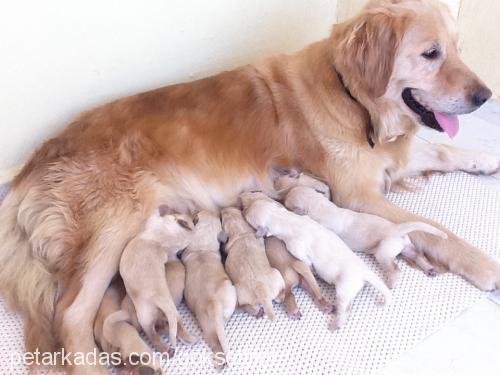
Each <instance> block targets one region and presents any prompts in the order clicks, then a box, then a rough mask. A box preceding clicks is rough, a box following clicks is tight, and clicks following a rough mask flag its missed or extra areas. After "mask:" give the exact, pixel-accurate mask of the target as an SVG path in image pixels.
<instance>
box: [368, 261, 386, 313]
mask: <svg viewBox="0 0 500 375" xmlns="http://www.w3.org/2000/svg"><path fill="white" fill-rule="evenodd" d="M365 280H366V281H368V282H369V283H370V284H371V285H372V286H373V287H374V288H375V289H377V290H378V291H379V292H380V293H381V294H382V296H383V297H384V298H383V301H381V302H380V304H381V305H385V304H389V303H390V302H391V291H390V290H389V288H388V287H387V285H385V283H384V282H383V281H382V280H381V279H380V278H379V277H378V276H377V275H375V273H373V272H372V271H371V270H369V269H366V271H365Z"/></svg>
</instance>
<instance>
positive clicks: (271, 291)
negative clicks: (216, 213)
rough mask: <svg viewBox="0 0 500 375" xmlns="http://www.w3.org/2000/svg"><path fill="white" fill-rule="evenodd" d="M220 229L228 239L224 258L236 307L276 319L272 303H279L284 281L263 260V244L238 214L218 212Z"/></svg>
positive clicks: (238, 212) (229, 210)
mask: <svg viewBox="0 0 500 375" xmlns="http://www.w3.org/2000/svg"><path fill="white" fill-rule="evenodd" d="M221 215H222V227H223V229H224V232H225V233H226V234H227V235H228V241H227V243H226V245H225V247H224V251H225V253H226V254H227V258H226V264H225V267H226V271H227V273H228V275H229V277H230V278H231V280H232V281H233V283H234V286H235V287H236V292H237V294H238V304H239V306H240V307H241V308H242V309H244V310H245V311H247V312H248V313H249V314H251V315H253V316H255V317H260V316H261V310H260V309H259V305H261V306H262V308H263V309H264V312H265V314H266V315H267V317H268V318H269V319H271V320H274V319H275V314H274V309H273V304H272V301H273V300H274V299H277V298H279V299H280V300H282V298H283V295H284V289H285V281H284V280H283V277H282V276H281V274H280V272H279V271H278V270H277V269H275V268H272V267H271V265H270V264H269V261H268V260H267V257H266V250H265V247H264V240H263V239H262V238H256V237H255V231H254V230H253V229H252V227H251V226H250V225H248V223H247V222H246V221H245V219H244V218H243V215H242V213H241V211H240V210H238V209H237V208H234V207H228V208H225V209H223V210H222V211H221Z"/></svg>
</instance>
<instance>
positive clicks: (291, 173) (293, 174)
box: [288, 169, 301, 179]
mask: <svg viewBox="0 0 500 375" xmlns="http://www.w3.org/2000/svg"><path fill="white" fill-rule="evenodd" d="M300 175H301V173H300V172H299V171H298V170H296V169H290V170H289V171H288V176H289V177H291V178H295V179H298V178H299V177H300Z"/></svg>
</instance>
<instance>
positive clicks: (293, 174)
mask: <svg viewBox="0 0 500 375" xmlns="http://www.w3.org/2000/svg"><path fill="white" fill-rule="evenodd" d="M277 173H278V174H277V177H276V178H275V179H274V189H275V190H276V191H277V192H278V195H279V196H280V198H281V199H283V198H284V197H285V195H286V194H287V193H288V192H289V191H290V189H292V188H294V187H296V186H308V187H310V188H312V189H314V190H315V191H317V192H318V193H320V194H322V195H323V196H324V197H325V198H326V199H328V200H330V199H331V194H330V188H329V187H328V184H326V183H325V182H323V181H320V180H319V179H318V178H315V177H312V176H309V175H307V174H305V173H303V172H299V171H297V170H296V169H291V170H289V171H278V172H277Z"/></svg>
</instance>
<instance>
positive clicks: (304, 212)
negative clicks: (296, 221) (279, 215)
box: [292, 207, 307, 216]
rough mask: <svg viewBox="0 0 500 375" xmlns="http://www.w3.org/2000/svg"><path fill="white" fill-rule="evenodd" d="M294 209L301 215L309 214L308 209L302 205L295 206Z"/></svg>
mask: <svg viewBox="0 0 500 375" xmlns="http://www.w3.org/2000/svg"><path fill="white" fill-rule="evenodd" d="M292 211H293V212H294V213H296V214H297V215H300V216H305V215H306V214H307V212H306V210H305V209H303V208H300V207H295V208H294V209H293V210H292Z"/></svg>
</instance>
